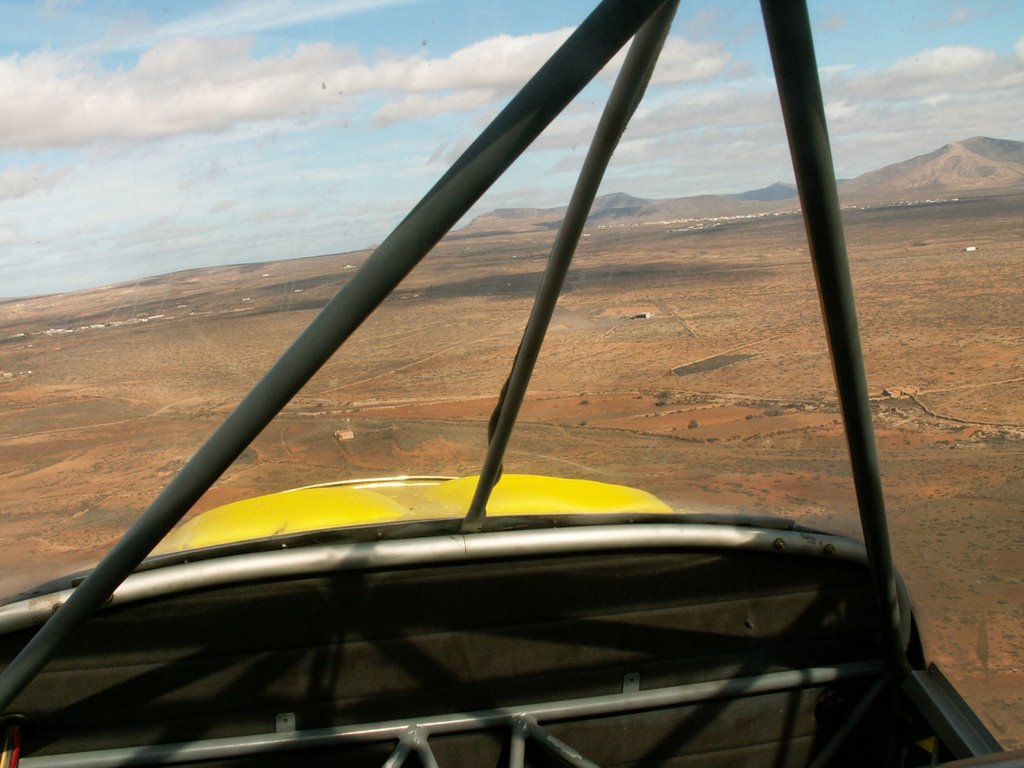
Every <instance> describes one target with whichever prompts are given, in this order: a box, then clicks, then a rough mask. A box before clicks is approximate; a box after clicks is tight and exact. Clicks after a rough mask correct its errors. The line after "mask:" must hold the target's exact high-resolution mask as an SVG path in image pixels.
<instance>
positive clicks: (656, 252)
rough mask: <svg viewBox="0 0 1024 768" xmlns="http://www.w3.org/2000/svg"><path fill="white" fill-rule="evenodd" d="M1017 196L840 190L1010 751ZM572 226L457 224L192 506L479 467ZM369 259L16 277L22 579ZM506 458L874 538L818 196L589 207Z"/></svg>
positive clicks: (1, 384) (1018, 653)
mask: <svg viewBox="0 0 1024 768" xmlns="http://www.w3.org/2000/svg"><path fill="white" fill-rule="evenodd" d="M1022 213H1024V195H1021V194H1020V193H1019V192H1018V193H1013V194H1010V193H1003V194H990V195H988V196H979V197H977V198H969V197H962V198H960V199H958V200H952V199H947V200H942V201H933V202H928V203H925V202H922V201H918V202H917V203H915V204H905V205H893V206H876V207H872V208H868V209H862V208H852V207H851V208H850V209H848V210H847V211H846V213H845V218H846V223H847V243H848V247H849V251H850V258H851V264H852V270H853V273H854V281H855V287H856V291H857V300H858V308H859V311H860V322H861V332H862V336H863V344H864V355H865V361H866V365H867V370H868V376H869V388H870V391H871V394H872V398H873V406H874V416H875V427H876V430H877V436H878V443H879V452H880V456H881V462H882V470H883V481H884V485H885V490H886V494H887V504H888V508H889V513H890V527H891V531H892V536H893V543H894V547H895V550H896V558H897V564H898V566H899V568H900V569H901V572H902V573H903V574H904V576H905V578H906V580H907V582H908V584H909V586H910V589H911V592H912V594H913V596H914V599H915V602H916V606H917V609H918V611H919V613H920V616H921V617H922V624H923V635H924V641H925V644H926V648H927V651H928V654H929V656H930V658H932V659H934V660H935V661H937V662H938V663H939V665H940V666H941V667H942V668H943V669H944V670H945V671H946V672H947V673H948V674H949V676H950V677H951V678H952V679H953V680H954V681H955V683H956V684H957V685H958V686H959V687H960V688H961V690H963V691H964V692H966V694H967V695H968V697H969V700H970V701H971V703H972V704H973V705H974V706H975V707H977V709H978V710H979V712H980V713H981V715H982V717H983V719H984V720H985V722H986V723H987V724H988V726H989V727H990V728H991V730H992V731H993V733H994V734H995V735H996V736H997V738H999V739H1000V740H1001V741H1002V742H1003V744H1004V745H1006V746H1008V747H1009V746H1018V747H1019V746H1024V725H1022V724H1024V705H1022V703H1021V697H1020V692H1021V691H1022V690H1024V502H1022V499H1024V353H1022V350H1024V292H1022V287H1024V284H1022V280H1021V275H1022V266H1021V265H1022V263H1024V215H1022ZM474 232H476V234H473V233H474ZM552 239H553V233H552V232H551V231H550V230H538V231H522V232H506V233H504V234H488V233H487V232H486V231H481V230H479V229H477V230H473V229H471V230H469V231H468V232H463V233H461V234H460V233H455V235H453V236H452V237H450V238H449V239H447V240H446V241H444V242H443V243H442V244H441V246H439V247H438V248H437V249H436V250H435V252H434V253H432V254H431V255H430V256H428V258H427V259H426V260H425V262H424V263H423V264H422V265H421V266H420V267H419V268H418V269H417V270H415V271H414V272H413V274H412V275H411V276H410V277H409V278H408V279H407V280H406V281H405V283H403V285H402V286H401V287H400V289H399V290H398V292H397V293H396V294H395V295H393V296H392V297H391V298H390V299H389V300H388V301H387V302H385V304H384V305H383V306H382V307H381V308H380V310H379V311H378V312H377V313H376V314H375V315H374V316H373V317H372V318H371V319H370V320H369V321H367V323H366V324H365V325H364V327H363V328H361V329H360V330H359V331H358V332H357V334H356V335H355V336H354V337H353V338H352V340H351V342H350V344H348V345H346V347H344V348H343V349H342V350H341V351H340V352H339V353H338V354H337V355H335V357H334V359H333V360H332V361H331V362H330V363H329V364H328V365H327V366H325V368H324V369H323V370H322V371H321V372H320V373H319V375H318V376H317V377H316V378H315V379H314V380H313V381H312V382H311V384H310V385H309V386H308V387H307V388H306V390H304V392H303V393H302V394H301V395H300V396H299V398H297V399H296V401H294V402H293V403H292V404H291V405H290V406H289V407H288V408H287V409H286V411H285V412H284V413H283V414H282V415H281V416H279V417H278V419H277V420H276V421H275V422H274V423H273V424H272V425H271V426H270V427H269V428H268V429H267V430H266V431H265V432H264V434H263V435H261V437H260V438H259V439H258V440H257V442H256V443H255V444H254V445H253V446H252V447H251V448H250V449H249V450H248V451H246V453H245V454H244V455H243V456H242V457H241V458H240V459H239V460H238V461H237V462H236V463H235V465H234V466H233V467H232V468H231V469H230V470H229V472H228V473H227V474H226V475H225V476H224V477H223V478H222V480H221V481H220V482H219V483H218V484H217V486H215V488H214V489H213V490H211V491H210V492H209V493H208V494H207V495H206V497H204V498H203V500H202V501H201V502H200V504H199V505H198V507H197V510H196V511H201V510H202V509H207V508H210V507H212V506H215V505H217V504H221V503H224V502H226V501H230V500H234V499H238V498H242V497H245V496H250V495H253V494H256V493H262V492H267V491H271V490H280V489H283V488H287V487H294V486H299V485H308V484H312V483H317V482H323V481H328V480H337V479H345V478H357V477H367V476H375V475H389V474H467V473H473V472H475V471H477V469H478V467H479V464H480V462H481V460H482V457H483V453H484V446H485V438H486V422H487V419H488V417H489V415H490V412H491V409H492V408H493V405H494V403H495V399H496V395H497V392H498V391H499V389H500V386H501V383H502V381H503V379H504V377H505V375H506V374H507V372H508V369H509V366H510V365H511V360H512V356H513V354H514V352H515V349H516V346H517V343H518V339H519V335H520V334H521V332H522V328H523V326H524V324H525V320H526V317H527V314H528V312H529V306H530V304H531V301H532V298H533V295H534V293H535V290H536V286H537V281H538V278H539V274H540V272H541V270H542V269H543V267H544V265H545V260H546V257H547V254H548V249H549V248H550V244H551V241H552ZM366 255H367V254H366V253H349V254H342V255H335V256H323V257H317V258H311V259H303V260H293V261H287V262H277V263H266V264H258V265H247V266H240V267H224V268H216V269H209V270H200V271H193V272H184V273H177V274H173V275H167V276H164V277H159V278H152V279H147V280H143V281H140V282H138V283H133V284H127V285H118V286H111V287H106V288H101V289H95V290H89V291H82V292H79V293H74V294H66V295H58V296H45V297H39V298H32V299H18V300H10V301H4V302H0V376H2V378H0V413H2V414H3V416H2V420H0V435H2V438H3V439H2V442H0V478H2V488H3V494H2V497H0V498H2V501H0V513H2V515H0V540H2V542H3V546H4V551H5V553H6V561H7V568H6V570H5V579H4V584H3V586H4V593H5V594H7V593H10V592H11V591H13V590H14V589H15V588H17V587H20V586H25V585H26V584H28V583H29V582H35V581H39V580H41V578H42V576H43V575H46V574H51V575H52V574H54V573H56V572H61V571H67V570H69V569H72V568H75V567H78V566H80V565H82V564H84V563H87V562H89V561H91V560H93V559H95V558H96V557H97V556H98V555H99V554H100V553H102V551H103V550H104V549H105V548H106V547H108V546H109V545H110V544H111V542H113V541H114V539H115V538H116V537H117V536H118V534H119V532H120V531H122V530H123V529H124V527H125V526H126V525H127V524H129V523H130V522H131V521H132V520H133V519H134V518H135V517H136V516H137V515H138V514H139V512H140V511H141V510H142V509H144V508H145V507H146V506H147V505H148V503H149V502H150V501H151V500H152V499H153V498H154V497H155V495H156V494H157V493H158V492H159V490H160V489H161V488H162V486H163V485H164V484H165V483H166V482H167V481H168V480H169V478H170V477H172V476H173V474H174V473H175V471H176V470H177V469H178V468H180V467H181V466H182V464H183V463H184V462H185V461H186V460H187V458H188V457H189V456H190V455H191V454H192V453H193V452H194V450H195V449H196V448H197V447H198V446H199V445H200V444H201V442H202V441H203V440H204V439H205V438H206V437H207V436H208V435H209V434H210V432H211V431H212V430H213V429H214V428H215V426H216V425H217V423H218V422H219V420H220V419H222V418H223V416H224V415H225V414H226V413H227V412H229V411H230V409H231V408H232V407H233V406H234V405H235V404H236V403H237V402H238V401H239V399H240V398H241V397H242V396H243V395H244V394H245V393H246V392H247V391H248V389H249V388H250V387H251V386H252V384H253V383H254V382H255V381H257V380H258V378H259V377H260V376H261V375H262V374H263V372H264V371H265V370H266V369H267V368H268V367H269V366H270V365H271V364H272V363H273V362H274V360H275V359H276V358H277V357H278V356H279V355H280V353H281V352H282V351H283V350H284V349H285V348H286V347H287V345H288V343H289V341H290V340H291V339H292V338H293V337H294V336H295V334H296V333H297V332H298V331H299V330H300V329H301V328H303V327H304V326H305V324H306V323H307V322H308V321H309V320H310V319H311V318H312V316H313V315H314V313H315V311H316V310H317V309H318V308H319V307H320V306H322V304H323V303H324V302H325V301H326V300H327V299H328V298H329V297H330V296H332V295H333V294H334V293H335V291H336V290H337V289H338V288H339V287H340V285H341V284H343V283H344V282H345V280H346V279H347V277H348V276H349V275H351V274H352V273H353V272H354V270H355V269H356V268H358V266H359V264H361V263H362V261H363V260H364V259H365V257H366ZM339 431H351V433H352V438H351V439H345V440H340V439H337V438H336V436H335V432H339ZM506 467H507V469H508V471H515V472H535V473H541V474H560V475H568V476H574V477H585V478H593V479H604V480H608V481H611V482H619V483H626V484H630V485H635V486H638V487H643V488H645V489H648V490H650V491H653V492H655V493H656V494H658V495H659V496H661V498H663V499H664V500H665V501H666V502H668V503H670V504H671V505H673V506H675V507H677V508H679V509H682V510H719V509H726V510H743V511H748V512H753V513H767V514H779V515H784V516H790V517H794V518H797V519H800V520H801V521H802V522H805V523H807V524H811V525H816V526H820V527H822V528H826V529H830V530H838V531H839V532H843V533H849V534H854V535H856V531H857V518H856V503H855V499H854V497H853V492H852V488H851V481H850V473H849V463H848V458H847V451H846V447H845V443H844V441H843V430H842V424H841V420H840V416H839V413H838V410H837V405H836V398H835V394H834V386H833V381H832V372H831V368H830V364H829V359H828V353H827V349H826V345H825V340H824V334H823V330H822V323H821V319H820V314H819V309H818V303H817V298H816V294H815V290H814V279H813V274H812V270H811V267H810V262H809V259H808V255H807V248H806V242H805V239H804V234H803V225H802V222H801V220H800V218H799V217H798V216H797V215H795V214H792V213H779V214H776V215H764V216H758V217H741V218H718V219H714V220H711V219H707V220H703V222H702V223H700V224H699V225H697V224H690V225H685V226H684V225H680V224H679V223H659V224H649V225H645V226H641V225H637V224H635V223H634V224H629V223H616V222H614V221H612V222H610V223H605V224H602V225H599V226H592V227H590V228H589V229H588V230H587V233H586V235H585V237H584V239H583V240H582V241H581V244H580V248H579V251H578V254H577V258H576V261H575V263H574V267H573V270H572V272H571V273H570V277H569V280H568V285H567V289H566V292H565V294H564V296H563V298H562V299H561V301H560V304H559V309H558V311H557V312H556V315H555V318H554V323H553V327H552V330H551V333H550V334H549V337H548V339H547V341H546V342H545V346H544V349H543V352H542V355H541V359H540V362H539V365H538V369H537V372H536V375H535V377H534V381H533V384H532V386H531V391H530V395H529V399H528V402H527V404H526V406H525V408H524V411H523V414H522V417H521V420H520V423H519V425H518V426H517V429H516V431H515V433H514V435H513V438H512V443H511V446H510V450H509V454H508V457H507V461H506Z"/></svg>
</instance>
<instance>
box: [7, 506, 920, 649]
mask: <svg viewBox="0 0 1024 768" xmlns="http://www.w3.org/2000/svg"><path fill="white" fill-rule="evenodd" d="M683 548H685V549H691V550H692V549H724V550H740V551H747V552H764V553H766V554H772V555H776V556H779V557H794V556H796V557H815V558H820V559H823V560H830V561H840V562H853V563H858V564H864V563H865V562H866V557H865V554H864V547H863V545H862V544H861V543H860V542H857V541H853V540H852V539H846V538H843V537H841V536H831V535H827V534H815V535H813V536H812V535H811V534H808V533H806V532H798V531H778V530H771V529H757V528H750V527H746V526H729V525H707V524H690V523H684V524H680V523H645V524H637V523H628V524H624V525H609V524H601V525H594V526H578V527H574V526H567V527H563V528H555V529H551V528H547V529H537V530H516V531H493V532H489V533H488V534H487V535H485V536H472V535H469V536H460V535H445V536H436V537H428V538H411V539H395V540H382V541H372V542H357V543H348V542H346V543H338V544H328V545H321V546H309V547H298V548H295V549H276V550H272V551H269V552H251V553H247V554H241V555H224V556H221V557H214V558H210V559H209V560H197V561H195V562H189V563H180V564H178V565H169V566H165V567H163V568H154V569H153V570H150V571H143V572H141V573H133V574H131V575H130V576H129V577H128V578H127V579H125V580H124V583H122V584H121V585H120V586H119V587H118V588H117V590H116V591H115V592H114V594H113V595H112V596H111V598H110V600H109V601H108V602H107V603H106V604H105V605H104V607H113V606H124V605H130V604H132V603H136V602H141V601H143V600H155V599H159V598H164V597H168V596H170V595H174V594H178V593H181V592H188V591H191V590H194V589H214V588H217V587H224V586H227V585H230V584H241V583H245V582H251V581H256V580H262V579H273V578H279V579H286V578H301V577H303V576H310V575H313V574H318V573H333V572H339V571H355V570H361V569H370V568H399V567H404V566H409V565H428V564H435V563H459V562H465V561H486V560H492V559H500V558H510V557H522V556H524V555H530V556H536V557H544V556H556V557H557V556H559V555H572V554H585V553H587V552H595V551H601V552H621V551H630V550H647V549H657V550H672V549H683ZM72 593H73V592H72V590H70V589H67V590H60V591H58V592H53V593H50V594H47V595H40V596H37V597H32V598H29V599H28V600H23V601H21V602H18V603H11V604H10V605H4V606H0V635H3V634H7V633H9V632H15V631H18V630H21V629H26V628H28V627H32V626H37V625H39V624H41V623H42V622H43V621H45V620H46V617H47V616H50V615H51V614H53V612H54V611H55V610H56V609H58V608H60V606H61V605H63V604H64V602H66V601H67V599H68V598H69V597H70V596H71V594H72ZM907 621H908V624H909V616H908V617H907ZM908 631H909V626H908Z"/></svg>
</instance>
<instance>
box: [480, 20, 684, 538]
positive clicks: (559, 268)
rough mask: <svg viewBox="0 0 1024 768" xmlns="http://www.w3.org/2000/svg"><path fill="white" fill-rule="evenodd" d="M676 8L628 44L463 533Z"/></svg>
mask: <svg viewBox="0 0 1024 768" xmlns="http://www.w3.org/2000/svg"><path fill="white" fill-rule="evenodd" d="M678 6H679V0H670V1H669V2H667V3H665V5H664V6H662V7H661V9H659V10H658V12H657V13H655V14H654V15H653V16H651V18H650V19H649V20H648V21H647V23H646V24H644V26H643V28H641V30H640V31H639V32H638V33H637V36H636V39H635V40H634V41H633V44H632V45H631V46H630V48H629V53H628V54H627V55H626V60H625V62H624V63H623V65H622V69H621V70H620V71H619V75H618V77H617V78H616V80H615V85H614V86H613V87H612V92H611V95H610V96H609V97H608V102H607V104H606V105H605V108H604V112H603V114H602V115H601V120H600V122H598V124H597V130H596V131H595V132H594V138H593V140H592V141H591V143H590V149H589V150H588V151H587V157H586V159H585V160H584V161H583V166H582V168H581V169H580V175H579V179H578V180H577V181H576V187H575V189H573V193H572V197H571V198H570V200H569V206H568V208H567V209H566V212H565V219H563V221H562V226H561V227H560V228H559V230H558V235H557V236H556V238H555V243H554V245H552V247H551V255H550V257H549V258H548V266H547V269H546V270H545V271H544V277H543V278H542V279H541V284H540V287H539V288H538V289H537V297H536V299H534V302H533V308H532V309H531V311H530V319H529V321H528V322H527V324H526V330H525V331H524V332H523V338H522V341H520V343H519V349H518V351H517V352H516V356H515V359H514V360H513V362H512V371H511V373H509V376H508V380H507V381H506V382H505V386H504V387H502V391H501V396H500V397H499V399H498V404H497V406H495V410H494V414H495V415H494V416H493V417H492V425H493V426H492V428H491V429H490V430H489V432H490V434H489V435H488V445H487V456H486V458H485V459H484V464H483V467H482V469H481V470H480V479H479V480H478V481H477V485H476V490H475V492H474V494H473V500H472V501H471V502H470V505H469V511H468V512H467V513H466V519H465V521H464V522H463V526H462V528H463V530H464V531H469V530H479V528H480V525H481V522H482V520H483V518H484V515H486V513H487V500H488V499H489V498H490V495H491V491H492V490H493V489H494V486H495V485H496V484H497V482H498V479H499V478H500V476H501V464H502V459H503V457H504V455H505V449H506V448H507V447H508V441H509V438H510V437H511V435H512V428H513V427H514V426H515V422H516V417H517V416H518V415H519V409H520V407H521V406H522V404H523V399H524V398H525V397H526V388H527V387H528V386H529V383H530V377H531V376H532V375H533V369H534V366H535V365H536V364H537V357H538V356H539V354H540V348H541V345H542V344H543V343H544V336H545V335H546V334H547V331H548V326H549V325H550V323H551V316H552V315H553V314H554V311H555V304H557V303H558V296H559V294H560V293H561V291H562V285H563V283H564V282H565V275H566V273H567V272H568V271H569V265H570V264H571V263H572V257H573V255H574V254H575V253H576V245H577V244H578V243H579V240H580V234H581V233H582V232H583V226H584V225H585V224H586V222H587V216H589V215H590V207H591V206H592V205H593V204H594V198H595V197H596V196H597V190H598V188H599V187H600V186H601V179H602V178H604V172H605V170H606V169H607V168H608V162H609V161H610V160H611V158H612V154H613V153H614V152H615V148H616V147H617V146H618V144H619V139H620V138H622V133H623V131H625V130H626V126H627V125H628V124H629V120H630V118H631V117H632V116H633V113H634V112H635V111H636V108H637V106H638V105H639V104H640V100H641V99H642V98H643V95H644V91H645V90H646V89H647V84H648V83H649V82H650V80H651V75H652V74H653V72H654V65H655V64H656V63H657V61H658V55H659V54H660V53H661V49H662V47H663V46H664V44H665V38H666V37H668V31H669V27H671V26H672V18H673V17H674V16H675V13H676V8H677V7H678Z"/></svg>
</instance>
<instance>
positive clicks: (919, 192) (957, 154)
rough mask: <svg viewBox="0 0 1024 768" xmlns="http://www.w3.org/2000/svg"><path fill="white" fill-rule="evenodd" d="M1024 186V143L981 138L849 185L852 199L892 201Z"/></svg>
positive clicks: (844, 190)
mask: <svg viewBox="0 0 1024 768" xmlns="http://www.w3.org/2000/svg"><path fill="white" fill-rule="evenodd" d="M1022 185H1024V142H1020V141H1009V140H1006V139H990V138H986V137H984V136H975V137H974V138H972V139H965V140H963V141H954V142H953V143H952V144H946V145H945V146H943V147H940V148H939V149H937V150H935V151H934V152H929V153H928V154H927V155H920V156H918V157H914V158H911V159H910V160H905V161H903V162H902V163H894V164H892V165H887V166H885V167H884V168H879V169H878V170H877V171H870V172H869V173H865V174H862V175H861V176H858V177H857V178H855V179H851V180H849V181H847V182H845V183H843V184H842V185H841V187H840V194H841V195H842V197H843V199H848V200H854V199H856V200H870V201H881V200H892V199H896V198H903V199H908V198H919V197H922V196H936V195H946V194H955V193H958V192H976V191H982V190H993V189H1001V188H1010V187H1018V186H1022Z"/></svg>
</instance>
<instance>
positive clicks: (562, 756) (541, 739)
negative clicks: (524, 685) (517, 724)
mask: <svg viewBox="0 0 1024 768" xmlns="http://www.w3.org/2000/svg"><path fill="white" fill-rule="evenodd" d="M528 727H529V731H530V738H532V739H533V740H534V741H536V742H537V743H538V744H540V745H541V746H543V747H544V749H546V750H548V752H550V753H551V754H552V755H554V756H555V757H557V758H558V759H559V760H562V761H564V762H566V763H568V764H569V765H571V766H574V768H601V767H600V766H599V765H598V764H597V763H595V762H593V761H592V760H588V759H587V758H585V757H584V756H583V755H581V754H580V753H579V752H577V751H576V750H575V749H573V748H572V747H570V746H569V745H568V744H566V743H565V742H564V741H562V740H561V739H559V738H558V737H557V736H555V735H554V734H551V733H548V732H547V731H545V730H544V729H543V728H541V727H540V726H539V725H537V724H536V723H534V722H530V723H529V724H528Z"/></svg>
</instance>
